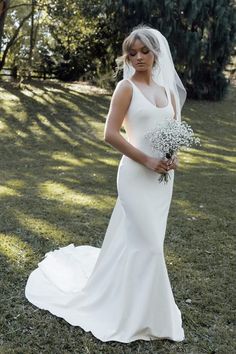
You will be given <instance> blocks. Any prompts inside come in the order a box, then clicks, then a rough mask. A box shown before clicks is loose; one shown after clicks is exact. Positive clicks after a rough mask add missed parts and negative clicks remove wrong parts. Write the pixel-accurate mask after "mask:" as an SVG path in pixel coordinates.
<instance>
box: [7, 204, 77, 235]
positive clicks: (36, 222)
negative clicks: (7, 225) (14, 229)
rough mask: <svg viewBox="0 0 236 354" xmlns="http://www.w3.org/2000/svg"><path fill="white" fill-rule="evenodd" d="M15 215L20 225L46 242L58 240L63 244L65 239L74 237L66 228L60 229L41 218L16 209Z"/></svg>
mask: <svg viewBox="0 0 236 354" xmlns="http://www.w3.org/2000/svg"><path fill="white" fill-rule="evenodd" d="M14 214H15V217H16V219H17V220H18V223H19V225H21V227H24V228H25V229H26V230H28V231H31V232H32V234H33V235H34V237H36V235H38V236H39V237H42V238H44V239H46V240H49V239H50V240H56V241H58V242H62V241H64V240H65V239H68V238H72V237H73V235H72V234H71V233H70V232H69V231H68V230H65V229H64V228H62V229H60V228H59V227H57V226H56V225H55V224H52V223H50V222H49V221H47V220H45V219H41V218H37V217H35V216H32V215H30V214H28V213H24V212H23V211H21V210H18V209H15V210H14Z"/></svg>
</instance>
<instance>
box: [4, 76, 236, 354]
mask: <svg viewBox="0 0 236 354" xmlns="http://www.w3.org/2000/svg"><path fill="white" fill-rule="evenodd" d="M231 90H232V91H231V92H230V95H229V96H228V98H227V99H226V100H225V101H224V102H214V103H212V102H196V101H188V103H187V104H186V107H185V108H184V112H183V120H186V121H188V122H189V123H190V124H191V125H192V127H193V129H194V130H195V131H196V133H197V134H198V135H199V137H200V138H201V141H202V147H201V148H200V149H198V150H195V149H191V150H190V151H185V152H181V154H180V167H179V169H178V171H176V174H175V186H174V194H173V202H172V205H171V209H170V214H169V219H168V226H167V236H166V259H167V264H168V269H169V270H170V278H171V282H172V286H173V288H174V289H173V290H174V293H175V297H176V300H177V303H179V305H180V307H181V309H182V312H183V318H184V323H185V326H186V331H187V333H188V334H187V336H188V339H187V341H186V342H185V343H179V344H178V343H170V342H168V341H163V342H160V343H155V344H152V343H144V342H141V341H138V342H137V343H131V344H128V345H122V344H117V343H115V344H114V345H113V344H112V343H111V342H110V343H109V344H106V345H103V344H101V342H99V341H97V340H96V339H94V338H93V337H92V336H91V335H90V334H87V335H85V336H83V337H82V336H81V344H78V342H77V335H78V332H79V333H80V334H84V331H83V330H81V329H78V328H76V329H75V328H72V327H71V326H69V325H67V324H66V323H65V322H64V321H63V320H58V319H56V318H54V317H53V316H50V314H47V313H41V312H38V311H37V310H34V311H35V312H34V313H33V315H32V307H31V305H30V304H28V303H27V304H26V302H25V303H23V300H22V299H23V291H24V286H25V281H26V278H27V275H28V274H29V271H30V270H31V269H34V268H35V266H36V263H37V262H38V261H39V260H40V259H41V257H42V256H43V255H44V254H45V253H46V252H48V251H49V250H51V249H54V248H56V247H59V246H64V245H67V244H69V243H75V244H76V245H79V244H90V245H94V246H97V247H100V246H101V244H102V241H103V238H104V233H105V230H106V227H107V224H108V221H109V217H110V214H111V212H112V208H113V206H114V204H115V199H116V173H117V166H118V163H119V158H120V154H119V153H117V152H116V151H115V150H113V149H112V148H111V147H109V146H107V145H106V144H105V143H104V142H103V129H104V122H105V116H106V114H107V111H108V106H109V99H110V98H109V96H108V94H107V93H101V92H99V90H96V89H95V88H93V87H88V86H85V85H79V84H78V85H73V84H61V83H57V82H40V81H33V82H32V83H28V84H27V85H26V86H25V87H24V89H23V90H18V89H16V88H14V87H13V86H12V85H11V84H7V83H4V84H3V85H2V88H0V94H1V96H0V97H1V98H0V101H1V104H0V113H1V122H0V129H1V137H0V139H1V162H0V167H1V183H0V193H1V207H0V211H1V220H0V241H1V242H0V254H1V262H0V264H1V267H2V270H3V272H2V274H3V284H4V286H3V288H2V289H3V294H4V296H3V299H4V300H5V301H6V300H7V299H9V298H10V299H11V300H10V302H8V305H6V307H5V309H4V311H3V312H4V315H3V317H2V319H1V321H2V322H1V324H2V326H3V328H4V331H3V334H4V339H5V342H6V343H8V344H6V347H4V348H7V349H6V350H5V349H4V350H5V352H7V350H8V349H9V348H13V349H14V348H18V347H19V348H22V351H23V352H28V350H29V347H30V345H33V346H34V348H35V349H32V352H34V351H33V350H35V352H37V350H38V348H36V344H35V343H38V344H37V345H39V346H40V345H41V346H42V348H39V349H40V350H41V351H42V352H45V353H47V350H49V351H50V350H51V348H55V353H57V352H61V353H69V352H72V353H80V354H81V353H82V352H85V351H86V352H91V353H95V352H102V353H109V354H111V353H113V352H114V353H117V352H120V353H121V352H123V350H125V353H138V352H141V353H145V352H148V353H156V350H158V353H159V354H160V353H165V354H167V353H173V352H175V353H190V352H193V353H198V354H199V353H201V352H202V353H203V352H210V351H212V352H213V351H214V350H216V348H218V349H217V350H221V352H222V353H224V350H226V349H227V351H225V352H230V350H231V347H230V346H231V344H227V342H228V343H230V341H229V338H230V335H231V332H230V331H231V327H232V315H231V311H230V310H231V300H232V296H231V293H232V291H233V289H232V281H230V276H231V275H232V272H231V271H230V269H231V263H232V252H231V250H232V248H233V234H234V229H233V213H232V209H233V203H234V198H233V192H234V191H235V189H234V188H235V187H234V185H233V183H232V181H233V178H234V176H235V170H234V166H235V161H234V160H233V156H234V155H233V144H234V135H235V133H234V128H235V120H233V115H234V114H235V113H234V107H235V100H234V92H235V91H234V90H235V89H234V88H233V87H232V88H231ZM227 270H228V273H227ZM232 277H233V276H232ZM225 296H227V298H228V299H229V301H228V303H227V304H226V303H225V302H224V299H225ZM187 298H191V299H192V303H191V304H189V303H186V302H185V300H186V299H187ZM13 305H14V306H15V311H13ZM17 311H18V313H19V318H18V317H17V314H16V313H17ZM203 314H204V315H203ZM216 321H217V323H218V325H217V326H215V323H216ZM37 323H42V325H43V324H44V325H45V326H47V328H48V331H49V333H50V334H51V339H50V340H49V341H48V342H46V343H45V337H44V336H43V333H42V329H38V328H36V327H37ZM9 324H10V327H11V330H9ZM22 328H24V329H25V332H24V334H25V339H22V341H21V342H19V338H18V334H19V332H21V330H22ZM55 331H56V335H55ZM40 336H41V337H40ZM63 338H67V341H66V342H64V339H63ZM222 338H225V339H222ZM227 338H228V339H227ZM0 339H1V337H0ZM27 341H28V342H27ZM34 341H35V342H34ZM29 343H31V344H29ZM33 343H34V344H33ZM140 343H141V344H140ZM0 345H1V344H0ZM32 348H33V347H32ZM45 348H46V349H45ZM85 348H86V349H85ZM219 348H220V349H219ZM0 349H1V348H0ZM44 349H45V351H44ZM9 350H10V349H9ZM58 350H59V351H58ZM88 350H90V351H88Z"/></svg>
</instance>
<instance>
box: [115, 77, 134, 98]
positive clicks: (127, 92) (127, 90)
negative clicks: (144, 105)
mask: <svg viewBox="0 0 236 354" xmlns="http://www.w3.org/2000/svg"><path fill="white" fill-rule="evenodd" d="M115 92H116V93H118V94H119V95H122V96H123V95H124V96H130V97H131V96H132V92H133V87H132V84H131V82H130V81H129V80H127V79H122V80H120V81H118V82H117V84H116V88H115Z"/></svg>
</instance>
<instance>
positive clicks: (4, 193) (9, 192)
mask: <svg viewBox="0 0 236 354" xmlns="http://www.w3.org/2000/svg"><path fill="white" fill-rule="evenodd" d="M0 196H1V197H20V196H21V193H19V192H17V191H16V190H15V189H13V188H10V187H7V186H3V185H0Z"/></svg>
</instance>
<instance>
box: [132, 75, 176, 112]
mask: <svg viewBox="0 0 236 354" xmlns="http://www.w3.org/2000/svg"><path fill="white" fill-rule="evenodd" d="M128 81H130V82H131V83H132V84H133V85H134V86H135V87H136V88H137V89H138V91H139V92H140V93H141V95H142V96H143V97H144V98H145V100H146V101H147V102H149V104H150V105H152V106H153V107H154V108H157V109H163V108H167V107H168V106H169V103H170V102H169V97H168V93H167V90H166V88H165V86H163V87H164V90H165V93H166V97H167V104H166V105H165V106H163V107H159V106H157V105H155V104H153V103H152V102H151V101H149V99H148V98H147V97H146V96H145V95H144V93H143V92H142V90H141V89H140V88H139V87H138V86H137V85H136V84H135V83H134V82H133V81H132V80H131V79H128Z"/></svg>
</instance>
